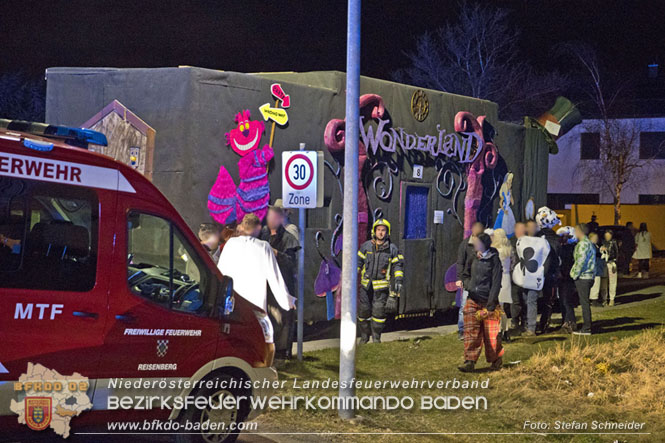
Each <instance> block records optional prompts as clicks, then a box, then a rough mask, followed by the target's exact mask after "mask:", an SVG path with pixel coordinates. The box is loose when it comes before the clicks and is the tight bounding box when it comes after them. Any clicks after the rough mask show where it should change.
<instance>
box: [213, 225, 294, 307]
mask: <svg viewBox="0 0 665 443" xmlns="http://www.w3.org/2000/svg"><path fill="white" fill-rule="evenodd" d="M218 267H219V270H220V271H221V272H222V274H224V275H227V276H229V277H231V278H232V279H233V289H234V290H235V291H236V292H237V293H238V294H239V295H240V296H241V297H242V298H244V299H245V300H247V301H249V302H250V303H252V304H254V305H256V306H258V307H259V308H261V309H263V310H264V311H266V312H267V310H268V306H267V305H268V296H267V295H268V294H267V287H266V283H267V284H268V285H270V290H271V291H272V293H273V295H274V296H275V300H276V301H277V303H279V306H281V307H282V309H284V310H286V311H288V310H289V309H290V306H289V305H290V303H289V301H291V300H293V297H291V295H290V294H289V291H288V289H287V288H286V283H284V278H282V273H281V272H280V271H279V266H278V265H277V259H276V258H275V254H274V252H273V250H272V247H270V244H269V243H268V242H266V241H263V240H259V239H257V238H254V237H250V236H246V235H242V236H240V237H233V238H230V239H229V240H228V241H227V242H226V243H225V244H224V249H222V254H221V256H220V257H219V264H218Z"/></svg>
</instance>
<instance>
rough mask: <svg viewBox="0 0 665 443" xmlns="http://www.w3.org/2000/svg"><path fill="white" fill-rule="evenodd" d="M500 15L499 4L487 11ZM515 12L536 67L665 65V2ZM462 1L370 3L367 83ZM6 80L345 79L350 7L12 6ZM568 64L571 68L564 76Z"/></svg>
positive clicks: (6, 29) (366, 5)
mask: <svg viewBox="0 0 665 443" xmlns="http://www.w3.org/2000/svg"><path fill="white" fill-rule="evenodd" d="M488 3H489V2H488ZM493 3H494V4H496V5H499V6H502V7H506V8H508V9H510V10H512V11H513V14H512V20H513V21H514V24H515V26H517V27H519V28H520V29H521V30H522V40H521V50H522V53H521V54H520V55H521V56H522V57H525V58H528V59H529V61H531V62H532V63H534V64H535V65H536V66H537V67H539V68H542V69H549V68H550V67H552V66H556V67H558V68H559V69H562V70H564V71H565V70H566V69H567V66H566V64H565V62H562V61H561V60H556V61H555V62H553V60H552V47H553V46H554V45H555V44H556V43H559V42H563V41H570V40H582V41H586V42H588V43H591V44H593V45H595V46H596V47H597V48H598V49H599V52H600V55H601V56H602V57H603V58H604V59H605V60H606V61H608V62H609V63H610V64H611V66H612V68H613V69H614V70H616V71H617V72H640V71H646V65H647V63H651V62H660V63H662V62H663V60H662V56H663V54H665V26H664V23H663V22H664V19H665V1H607V0H605V1H596V0H576V1H563V0H522V1H509V0H504V1H495V2H493ZM457 9H458V2H457V1H443V0H440V1H434V0H433V1H427V2H425V1H416V0H408V1H407V0H405V1H390V0H385V1H376V0H365V1H363V9H362V12H363V21H362V28H363V29H362V32H363V38H362V67H361V71H362V74H363V75H369V76H373V77H378V78H385V79H389V78H390V74H391V72H392V71H394V70H395V69H398V68H401V67H403V66H404V65H405V63H406V60H405V57H403V55H402V54H403V51H405V50H408V49H410V48H412V47H413V45H414V41H415V38H416V36H417V35H419V34H421V33H422V32H423V31H425V30H434V29H436V28H437V27H438V26H440V25H442V24H443V23H444V22H445V21H446V20H448V19H449V18H452V17H454V15H455V14H456V12H457ZM0 30H1V32H2V37H3V38H2V45H1V47H2V58H1V60H0V71H1V72H8V71H16V70H23V71H26V72H28V73H30V74H35V75H38V74H41V73H43V71H44V69H45V68H47V67H50V66H114V67H157V66H177V65H194V66H201V67H206V68H213V69H222V70H233V71H241V72H257V71H308V70H333V69H334V70H344V69H345V39H346V2H345V1H335V0H329V1H318V0H308V1H289V2H275V1H271V2H268V1H265V2H259V1H234V2H232V1H168V0H159V1H156V0H135V1H133V2H126V1H92V0H88V1H82V0H74V1H72V0H69V1H48V2H47V1H42V2H33V1H21V2H13V1H3V2H2V13H1V14H0ZM562 63H563V64H562Z"/></svg>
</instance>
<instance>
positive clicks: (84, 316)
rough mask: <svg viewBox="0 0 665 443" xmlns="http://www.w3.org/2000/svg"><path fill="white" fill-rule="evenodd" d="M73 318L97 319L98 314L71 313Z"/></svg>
mask: <svg viewBox="0 0 665 443" xmlns="http://www.w3.org/2000/svg"><path fill="white" fill-rule="evenodd" d="M72 314H73V315H74V317H81V318H97V317H99V314H97V313H96V312H85V311H74V312H72Z"/></svg>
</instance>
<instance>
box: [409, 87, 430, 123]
mask: <svg viewBox="0 0 665 443" xmlns="http://www.w3.org/2000/svg"><path fill="white" fill-rule="evenodd" d="M411 114H413V118H415V119H416V120H418V121H419V122H422V121H425V119H426V118H427V116H428V115H429V99H428V98H427V94H425V91H423V90H422V89H418V90H416V91H413V95H412V96H411Z"/></svg>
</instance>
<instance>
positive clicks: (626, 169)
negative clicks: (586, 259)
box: [562, 43, 655, 224]
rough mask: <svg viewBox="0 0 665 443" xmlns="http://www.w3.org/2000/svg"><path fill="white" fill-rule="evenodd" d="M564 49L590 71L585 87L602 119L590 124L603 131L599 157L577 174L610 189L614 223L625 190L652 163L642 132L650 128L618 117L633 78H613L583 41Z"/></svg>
mask: <svg viewBox="0 0 665 443" xmlns="http://www.w3.org/2000/svg"><path fill="white" fill-rule="evenodd" d="M562 48H563V50H564V51H566V52H568V53H570V54H572V55H573V57H575V58H576V59H577V60H578V61H579V62H580V63H581V66H582V67H583V69H584V71H586V73H587V74H588V76H587V78H588V80H587V82H584V83H583V84H582V89H583V91H584V92H585V93H586V94H587V95H588V97H589V98H590V101H591V103H592V104H593V106H594V107H595V108H596V110H597V113H598V119H595V120H591V122H590V123H588V124H587V125H586V130H587V131H588V132H593V133H598V134H599V157H598V160H581V161H580V162H579V164H578V166H577V172H578V173H577V176H578V177H579V178H580V180H581V182H582V183H583V184H585V185H587V186H589V187H590V188H591V189H595V190H602V189H606V190H607V191H609V193H610V194H611V195H612V199H613V204H614V224H619V223H621V193H622V192H623V191H624V190H625V189H626V188H628V187H630V186H633V185H636V184H637V183H635V182H634V180H633V179H634V178H635V173H636V172H637V171H638V170H639V169H644V168H648V167H650V166H651V162H650V160H651V158H647V159H644V158H640V134H641V133H642V132H643V131H644V130H645V129H646V128H644V127H643V125H642V123H641V122H640V120H638V119H618V118H615V117H616V115H617V114H616V110H617V107H618V104H619V103H620V101H621V99H622V98H623V96H624V95H625V94H627V91H629V90H630V86H631V82H630V80H627V79H616V78H615V79H612V78H611V77H610V75H609V74H608V73H607V71H606V70H604V69H603V67H602V66H601V63H600V62H599V60H598V56H597V54H596V51H595V50H594V49H593V48H591V47H590V46H588V45H585V44H582V43H568V44H566V45H563V46H562ZM654 154H655V153H654Z"/></svg>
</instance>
